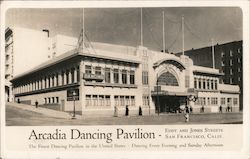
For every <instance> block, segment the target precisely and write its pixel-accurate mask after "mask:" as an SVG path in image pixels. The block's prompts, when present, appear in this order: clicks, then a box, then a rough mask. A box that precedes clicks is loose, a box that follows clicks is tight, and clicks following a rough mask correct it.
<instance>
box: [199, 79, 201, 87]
mask: <svg viewBox="0 0 250 159" xmlns="http://www.w3.org/2000/svg"><path fill="white" fill-rule="evenodd" d="M199 89H201V79H199Z"/></svg>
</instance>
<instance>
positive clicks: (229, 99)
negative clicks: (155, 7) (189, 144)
mask: <svg viewBox="0 0 250 159" xmlns="http://www.w3.org/2000/svg"><path fill="white" fill-rule="evenodd" d="M96 45H97V44H96ZM99 45H100V46H101V44H99ZM108 46H109V47H110V50H112V51H108ZM104 48H106V49H104ZM221 76H222V74H221V73H219V70H217V69H212V68H206V67H200V66H194V65H193V61H192V60H191V59H190V58H188V57H187V56H181V57H177V56H175V55H172V54H166V53H162V52H155V51H151V50H148V49H147V48H145V47H141V46H139V47H137V48H133V47H127V46H117V45H111V44H103V45H102V49H96V48H91V49H90V48H87V49H86V48H85V49H83V51H77V50H72V51H70V52H67V53H65V54H62V55H60V56H58V57H55V58H53V59H51V60H50V61H48V62H46V63H43V64H41V65H39V66H37V67H35V68H33V69H32V70H30V71H28V72H25V73H23V74H21V75H19V76H16V77H15V78H14V79H13V80H12V81H11V82H12V83H13V87H14V96H15V101H16V102H21V103H26V104H31V105H34V104H35V102H36V101H38V103H39V106H40V107H46V108H51V109H57V110H62V111H68V112H72V111H73V109H74V107H75V110H76V111H77V113H78V114H82V115H84V116H87V115H91V116H100V115H102V116H113V115H114V111H117V113H118V114H119V115H124V114H125V108H126V106H128V107H129V113H130V115H138V112H139V107H140V106H141V108H142V110H143V115H149V114H155V113H156V112H158V110H159V112H176V111H178V110H180V108H183V107H185V105H186V104H188V105H190V106H191V107H192V108H193V112H194V113H195V112H200V111H201V110H202V108H204V112H218V111H219V106H220V105H221V106H222V107H223V111H225V110H226V108H230V110H232V111H234V112H237V111H239V87H238V86H233V85H226V84H220V83H219V78H220V77H221ZM191 98H192V99H197V100H196V101H195V102H194V101H189V100H187V99H191Z"/></svg>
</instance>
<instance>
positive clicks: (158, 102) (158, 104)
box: [156, 73, 160, 116]
mask: <svg viewBox="0 0 250 159" xmlns="http://www.w3.org/2000/svg"><path fill="white" fill-rule="evenodd" d="M156 89H157V90H156V91H157V95H156V96H157V107H158V111H157V113H158V116H159V115H160V99H159V83H158V73H157V81H156Z"/></svg>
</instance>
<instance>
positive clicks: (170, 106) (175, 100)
mask: <svg viewBox="0 0 250 159" xmlns="http://www.w3.org/2000/svg"><path fill="white" fill-rule="evenodd" d="M157 98H159V103H158V99H157ZM153 99H154V101H155V106H156V108H155V110H156V112H157V113H158V109H159V110H160V113H179V112H181V106H185V100H186V98H185V97H182V96H159V97H157V96H155V97H154V98H153Z"/></svg>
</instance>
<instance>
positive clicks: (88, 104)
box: [86, 95, 91, 106]
mask: <svg viewBox="0 0 250 159" xmlns="http://www.w3.org/2000/svg"><path fill="white" fill-rule="evenodd" d="M86 106H91V95H86Z"/></svg>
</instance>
